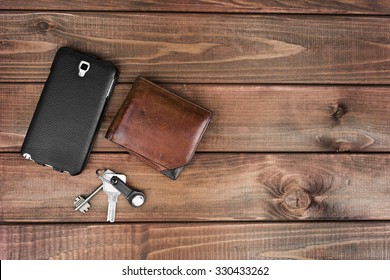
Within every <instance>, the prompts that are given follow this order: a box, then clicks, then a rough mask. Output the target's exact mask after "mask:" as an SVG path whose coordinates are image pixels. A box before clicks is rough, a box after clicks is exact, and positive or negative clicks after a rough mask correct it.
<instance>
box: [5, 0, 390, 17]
mask: <svg viewBox="0 0 390 280" xmlns="http://www.w3.org/2000/svg"><path fill="white" fill-rule="evenodd" d="M389 6H390V5H389V1H388V0H359V1H351V0H332V1H324V0H310V1H307V0H262V1H259V0H240V1H231V0H218V1H212V0H185V1H177V0H164V1H159V0H146V1H139V0H95V1H85V0H84V1H83V0H56V1H51V0H35V1H20V0H2V1H1V2H0V9H6V10H45V11H50V10H67V11H68V10H74V9H75V7H76V9H77V10H84V11H127V12H130V11H136V12H137V11H138V12H153V11H164V12H201V13H202V12H204V13H211V12H213V13H298V14H305V13H311V14H327V13H331V14H373V15H388V14H390V7H389Z"/></svg>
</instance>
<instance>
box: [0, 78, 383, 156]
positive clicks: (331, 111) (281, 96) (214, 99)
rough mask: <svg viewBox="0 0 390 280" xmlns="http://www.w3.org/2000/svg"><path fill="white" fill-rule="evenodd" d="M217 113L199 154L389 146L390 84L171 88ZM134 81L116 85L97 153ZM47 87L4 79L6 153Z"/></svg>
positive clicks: (16, 144) (0, 131) (1, 146)
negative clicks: (209, 152)
mask: <svg viewBox="0 0 390 280" xmlns="http://www.w3.org/2000/svg"><path fill="white" fill-rule="evenodd" d="M164 87H166V88H168V89H170V90H172V91H173V92H176V93H178V94H180V95H182V96H184V97H186V98H188V99H190V100H192V101H194V102H197V103H199V104H201V105H203V106H205V107H207V108H210V109H211V110H212V111H213V112H214V116H213V120H212V123H211V125H210V126H209V128H208V130H207V132H206V134H205V136H204V138H203V140H202V142H201V144H200V146H199V149H198V150H199V151H207V152H208V151H221V152H222V151H251V152H252V151H260V152H269V151H287V152H288V151H364V152H365V151H370V152H372V151H390V123H389V119H390V95H389V94H388V91H389V88H388V87H354V86H352V87H340V86H337V87H335V86H331V87H329V86H257V85H253V86H252V85H245V86H235V85H194V84H192V85H191V84H189V85H187V84H183V85H172V84H169V85H164ZM130 88H131V85H129V84H120V85H118V86H117V87H116V89H115V92H114V94H113V98H112V100H111V102H110V106H109V108H108V110H107V113H106V115H105V118H104V121H103V125H102V128H101V130H100V133H99V137H98V140H97V142H96V145H95V147H94V150H95V151H123V150H122V149H121V148H120V147H118V146H117V145H114V144H112V143H111V142H110V141H108V140H106V139H104V135H105V132H106V131H107V128H108V126H109V124H110V123H111V121H112V119H113V118H114V116H115V114H116V112H117V111H118V110H119V107H120V106H121V104H122V102H123V100H124V98H125V97H126V95H127V94H128V91H129V89H130ZM41 90H42V84H0V92H1V94H0V108H1V110H0V151H12V152H16V151H19V150H20V147H21V144H22V142H23V139H24V136H25V133H26V131H27V128H28V125H29V123H30V120H31V117H32V114H33V112H34V110H35V106H36V104H37V101H38V98H39V95H40V92H41Z"/></svg>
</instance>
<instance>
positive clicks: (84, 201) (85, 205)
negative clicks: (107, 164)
mask: <svg viewBox="0 0 390 280" xmlns="http://www.w3.org/2000/svg"><path fill="white" fill-rule="evenodd" d="M108 172H110V173H114V172H112V171H111V170H109V169H107V170H105V171H104V173H103V175H104V174H106V173H108ZM102 189H103V184H101V185H100V186H99V187H97V188H96V190H95V191H93V192H92V193H91V194H90V195H89V196H88V197H87V198H84V197H82V196H81V195H79V196H78V197H76V199H75V200H74V203H73V204H74V206H75V207H76V208H75V209H74V210H75V211H77V210H79V211H80V212H81V213H86V212H87V211H88V210H89V207H91V204H89V202H88V201H89V200H91V199H92V198H93V197H94V196H95V195H96V194H97V193H98V192H99V191H101V190H102Z"/></svg>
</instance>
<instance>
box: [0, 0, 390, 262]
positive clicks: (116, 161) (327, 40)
mask: <svg viewBox="0 0 390 280" xmlns="http://www.w3.org/2000/svg"><path fill="white" fill-rule="evenodd" d="M93 2H95V4H94V5H92V4H87V3H85V2H84V1H76V0H68V1H49V0H40V1H38V0H37V1H25V2H22V1H11V0H9V1H8V0H2V1H1V2H0V9H2V11H1V13H0V26H1V29H0V30H1V32H0V109H1V110H0V151H1V153H0V200H1V203H0V219H1V221H0V222H1V225H0V257H1V259H279V258H281V259H286V258H288V259H390V248H389V244H390V171H389V163H390V154H389V151H390V124H389V120H390V105H389V104H390V87H389V85H390V18H389V17H388V16H389V15H390V1H388V0H376V1H370V0H362V1H355V2H354V1H350V0H337V1H329V2H328V1H320V0H313V1H303V0H302V1H287V0H281V1H268V0H265V1H251V0H243V1H237V2H235V1H227V0H226V1H219V3H216V2H215V1H195V0H194V1H183V3H182V4H180V2H179V1H153V0H149V1H144V2H141V1H125V0H111V1H108V0H95V1H93ZM64 45H67V46H70V47H73V48H76V49H79V50H81V51H85V52H89V53H95V54H97V55H99V56H100V57H102V58H104V59H107V60H110V61H112V62H114V63H115V64H116V65H117V66H118V68H119V70H120V78H119V84H118V85H117V87H116V89H115V91H114V94H113V98H112V100H111V102H110V105H109V109H108V111H107V113H106V115H105V118H104V121H103V125H102V128H101V129H100V132H99V137H98V139H97V142H96V144H95V146H94V149H93V153H92V155H91V157H90V160H89V163H88V165H87V169H86V170H85V171H84V172H83V173H82V174H81V175H80V176H76V177H71V176H69V175H67V174H60V173H58V172H55V171H52V170H50V169H49V168H44V167H41V166H39V165H37V164H34V163H32V162H30V161H27V160H24V159H23V158H22V156H21V155H20V154H19V150H20V146H21V143H22V141H23V138H24V136H25V133H26V130H27V127H28V125H29V122H30V120H31V117H32V114H33V111H34V109H35V106H36V104H37V100H38V98H39V95H40V92H41V90H42V87H43V83H44V81H45V80H46V77H47V75H48V73H49V68H50V64H51V61H52V59H53V56H54V54H55V52H56V50H57V49H58V48H59V47H60V46H64ZM138 75H142V76H145V77H147V78H149V79H151V80H153V81H155V82H157V83H159V84H161V85H163V86H164V87H166V88H168V89H170V90H172V91H174V92H176V93H177V94H179V95H181V96H184V97H186V98H188V99H190V100H192V101H194V102H197V103H199V104H201V105H203V106H205V107H207V108H210V109H211V110H212V111H213V112H214V117H213V120H212V122H211V124H210V127H209V129H208V130H207V132H206V134H205V136H204V138H203V140H202V142H201V144H200V146H199V148H198V152H197V153H196V155H195V157H194V159H193V161H192V162H191V164H190V165H188V166H187V167H186V168H185V170H184V171H183V173H182V175H181V176H180V177H179V179H178V180H177V181H171V180H170V179H168V178H166V177H164V176H162V175H161V174H159V173H158V172H156V171H154V170H152V169H151V168H149V167H148V166H146V165H145V164H144V163H142V162H140V161H139V160H137V159H136V158H134V157H133V156H131V155H129V154H127V153H126V152H124V151H123V150H121V149H120V148H118V147H117V146H115V145H113V144H112V143H110V142H109V141H107V140H105V139H104V137H103V135H104V133H105V131H106V130H107V127H108V125H109V124H110V122H111V120H112V119H113V117H114V115H115V113H116V111H117V110H118V108H119V107H120V105H121V103H122V101H123V100H124V98H125V96H126V94H127V93H128V91H129V89H130V87H131V83H132V82H133V81H134V79H135V77H136V76H138ZM104 167H107V168H110V169H113V170H115V171H117V172H121V173H124V174H126V175H127V176H128V182H129V183H130V184H132V185H134V186H136V187H137V188H139V189H141V190H143V191H144V192H145V193H146V195H147V202H146V204H145V205H144V206H143V207H141V208H139V209H134V208H131V207H130V206H129V205H128V203H127V202H126V201H125V199H124V198H123V197H121V198H120V199H119V204H118V208H117V215H116V218H117V222H116V223H114V224H107V223H106V222H105V220H106V209H107V204H106V199H107V197H106V196H105V195H104V194H103V193H100V194H98V195H97V196H96V198H94V199H93V200H92V202H91V204H92V206H91V208H90V211H89V212H88V213H86V214H82V213H80V212H78V211H77V212H76V211H74V208H73V200H74V198H75V197H76V196H77V195H80V194H83V195H86V194H88V193H90V192H91V191H92V190H94V189H95V188H96V187H97V185H98V184H99V180H98V179H97V178H96V176H95V169H97V168H104Z"/></svg>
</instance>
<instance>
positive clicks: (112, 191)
mask: <svg viewBox="0 0 390 280" xmlns="http://www.w3.org/2000/svg"><path fill="white" fill-rule="evenodd" d="M99 171H100V170H99V169H98V170H96V174H97V176H98V177H99V179H100V180H102V182H103V191H104V192H105V193H106V194H107V197H108V209H107V222H111V223H113V222H114V221H115V212H116V204H117V201H118V196H119V195H120V194H121V192H120V191H118V190H117V189H116V188H114V187H113V186H112V184H111V182H110V180H111V178H112V177H113V176H116V177H118V178H121V180H124V181H126V175H123V174H116V173H114V172H113V171H111V170H109V169H107V170H106V171H105V172H104V173H103V174H102V175H100V174H99Z"/></svg>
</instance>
